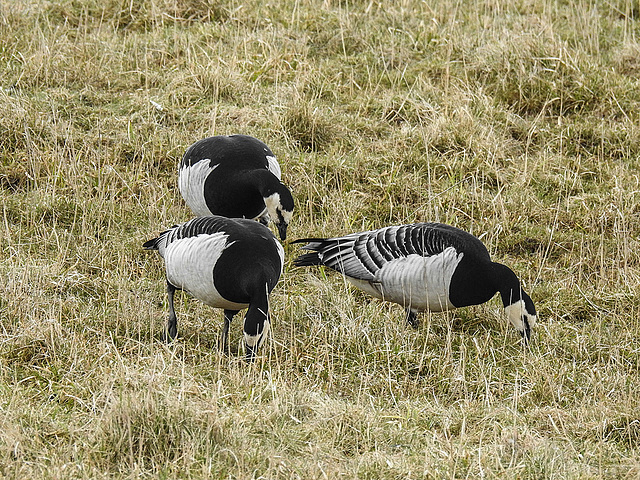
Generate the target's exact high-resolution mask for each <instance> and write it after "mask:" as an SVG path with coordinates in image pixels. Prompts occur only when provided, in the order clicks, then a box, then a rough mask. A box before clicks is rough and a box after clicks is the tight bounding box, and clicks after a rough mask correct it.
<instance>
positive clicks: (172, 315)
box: [166, 282, 178, 342]
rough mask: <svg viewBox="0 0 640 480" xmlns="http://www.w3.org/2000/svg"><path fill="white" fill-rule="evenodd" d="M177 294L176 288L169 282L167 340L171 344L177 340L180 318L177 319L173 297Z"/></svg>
mask: <svg viewBox="0 0 640 480" xmlns="http://www.w3.org/2000/svg"><path fill="white" fill-rule="evenodd" d="M175 292H176V287H174V286H173V285H171V284H170V283H169V282H167V296H168V297H169V321H168V323H167V334H166V340H167V342H170V341H171V340H173V339H175V338H176V335H177V334H178V318H177V317H176V311H175V309H174V308H173V295H174V293H175Z"/></svg>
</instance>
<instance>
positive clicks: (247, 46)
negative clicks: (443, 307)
mask: <svg viewBox="0 0 640 480" xmlns="http://www.w3.org/2000/svg"><path fill="white" fill-rule="evenodd" d="M639 16H640V7H639V6H638V3H637V2H636V1H633V2H632V1H630V0H611V1H607V2H605V1H597V0H580V1H578V2H569V1H565V0H511V1H508V2H499V1H497V0H485V1H480V2H456V1H454V0H434V1H428V2H418V1H409V0H401V1H398V2H384V1H373V0H371V1H369V0H367V1H365V0H352V1H349V0H344V1H340V0H324V1H320V0H310V1H307V2H304V1H300V0H285V1H282V2H271V3H265V2H261V1H258V0H247V1H241V0H222V1H215V0H185V1H178V0H141V1H135V2H134V1H129V0H104V1H99V0H51V1H36V0H23V1H20V2H18V1H12V0H0V198H1V200H2V212H1V215H2V217H1V225H0V249H1V252H2V253H1V255H0V476H2V478H15V479H24V478H48V479H58V478H60V479H62V478H65V479H88V478H123V479H125V478H126V479H129V478H171V479H173V478H181V479H196V478H230V479H251V478H256V479H257V478H268V479H333V478H346V479H349V478H354V479H355V478H359V479H407V478H416V479H418V478H426V479H443V478H514V479H515V478H518V479H540V478H553V479H601V478H607V479H618V478H638V477H639V476H640V375H639V373H640V371H639V370H640V343H639V341H638V338H639V337H640V300H639V299H638V294H639V293H640V253H639V252H640V250H639V243H640V124H639V123H638V122H639V120H640V114H639V112H640V108H639V107H640V81H639V80H638V79H639V75H640V43H639V42H638V35H640V20H638V17H639ZM231 133H245V134H249V135H253V136H256V137H258V138H260V139H261V140H263V141H264V142H266V143H267V144H268V145H269V146H270V147H271V149H272V150H273V151H274V153H275V154H276V155H277V157H278V159H279V161H280V163H281V165H282V169H283V177H284V179H285V182H286V183H287V184H288V185H290V187H291V189H292V191H293V193H294V197H295V199H296V202H297V204H296V213H295V216H294V220H293V222H292V225H291V227H290V230H289V237H290V238H300V237H308V236H332V235H340V234H344V233H348V232H352V231H359V230H362V229H370V228H377V227H382V226H386V225H391V224H400V223H410V222H415V221H442V222H446V223H450V224H453V225H456V226H458V227H461V228H464V229H466V230H469V231H471V232H472V233H474V234H475V235H477V236H479V237H481V238H482V239H483V241H484V242H485V243H486V244H487V246H488V248H489V250H490V252H491V253H492V255H493V256H494V258H495V259H496V260H498V261H500V262H502V263H505V264H508V265H510V266H511V267H512V268H513V269H514V270H515V271H516V272H517V274H518V275H519V276H520V278H521V279H522V281H523V283H524V284H525V288H526V290H527V291H528V293H529V294H530V295H531V297H532V298H533V300H534V302H535V303H536V307H537V309H538V312H539V324H538V326H537V328H536V330H535V332H534V340H533V342H532V344H531V345H530V346H529V347H523V346H522V345H521V342H520V338H519V335H518V334H517V332H516V331H515V330H514V329H513V328H512V327H511V326H510V325H508V322H507V321H506V318H505V317H504V314H503V311H502V307H501V302H500V300H499V297H496V298H494V299H493V300H492V301H491V302H489V303H487V304H485V305H482V306H477V307H469V308H465V309H461V310H458V311H456V312H452V313H448V314H431V315H427V314H425V315H422V316H421V320H422V325H421V327H420V328H419V329H418V330H413V329H411V328H410V327H409V326H408V325H406V324H405V322H404V313H403V311H402V309H401V308H400V307H399V306H397V305H392V304H385V303H382V302H379V301H377V300H373V299H371V298H370V297H367V296H366V295H364V294H362V293H360V292H358V291H357V290H355V289H353V288H351V287H350V286H348V285H347V284H346V283H345V282H344V280H343V279H342V278H341V277H340V276H338V275H335V274H333V272H330V271H323V270H321V269H295V268H293V267H292V265H291V261H292V259H293V258H294V257H295V255H296V254H297V253H298V252H299V247H298V246H297V245H285V250H286V252H287V265H286V266H285V271H284V274H283V277H282V279H281V281H280V283H279V285H278V286H277V287H276V289H275V291H274V293H273V295H272V297H271V309H272V321H273V325H272V326H273V330H272V337H271V340H270V341H269V342H268V345H267V346H266V348H265V349H264V350H263V351H262V353H263V355H262V357H261V358H260V359H259V360H258V361H257V362H256V363H255V364H252V365H247V364H246V363H244V362H243V361H242V357H243V355H242V352H243V351H242V348H241V342H242V332H241V326H240V321H236V323H235V324H233V325H232V330H231V341H232V343H233V345H234V347H233V350H234V353H233V354H232V355H224V354H222V353H220V352H219V351H218V349H217V341H218V336H219V334H220V331H221V327H222V312H221V311H219V310H212V309H211V308H208V307H205V306H203V305H201V304H200V303H198V302H196V301H193V300H192V299H189V298H188V297H187V296H186V295H179V296H178V297H177V299H178V302H177V305H176V308H177V313H178V318H179V324H178V328H179V331H180V333H181V337H180V338H179V339H178V341H177V342H175V343H173V344H171V345H167V344H165V343H163V342H162V341H161V334H162V330H163V327H164V322H165V321H166V313H167V310H166V305H165V303H164V301H165V293H164V280H163V279H164V277H163V265H162V262H161V259H160V258H159V257H158V256H157V255H156V254H152V253H150V252H145V251H143V250H142V249H141V245H142V243H143V242H144V241H146V240H148V239H150V238H153V237H154V236H156V234H157V233H159V232H160V231H162V230H163V229H165V228H166V227H169V226H170V225H172V224H174V223H177V222H181V221H185V220H187V219H189V218H190V213H189V211H188V210H187V208H186V206H185V205H184V203H183V201H182V199H181V198H180V195H179V193H178V190H177V164H178V162H179V159H180V157H181V155H182V154H183V153H184V151H185V149H186V148H187V147H188V146H189V145H190V144H191V143H193V142H194V141H195V140H197V139H200V138H202V137H205V136H208V135H212V134H231Z"/></svg>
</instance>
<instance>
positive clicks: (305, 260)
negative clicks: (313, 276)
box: [293, 252, 322, 267]
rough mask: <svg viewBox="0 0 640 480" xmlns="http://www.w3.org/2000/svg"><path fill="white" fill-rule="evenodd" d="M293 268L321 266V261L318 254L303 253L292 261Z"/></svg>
mask: <svg viewBox="0 0 640 480" xmlns="http://www.w3.org/2000/svg"><path fill="white" fill-rule="evenodd" d="M293 265H294V266H295V267H310V266H312V265H322V260H321V259H320V255H318V252H309V253H303V254H302V255H300V256H299V257H298V258H296V259H295V260H294V261H293Z"/></svg>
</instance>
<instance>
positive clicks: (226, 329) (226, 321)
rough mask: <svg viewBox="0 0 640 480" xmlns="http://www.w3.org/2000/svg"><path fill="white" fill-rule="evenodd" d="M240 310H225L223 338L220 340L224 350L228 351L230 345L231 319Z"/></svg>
mask: <svg viewBox="0 0 640 480" xmlns="http://www.w3.org/2000/svg"><path fill="white" fill-rule="evenodd" d="M239 311H240V310H225V311H224V327H222V339H221V340H220V348H221V349H222V351H223V352H226V351H227V349H228V347H229V345H228V339H229V327H230V326H231V320H233V317H234V316H235V315H236V313H238V312H239Z"/></svg>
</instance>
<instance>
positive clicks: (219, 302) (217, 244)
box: [143, 216, 284, 360]
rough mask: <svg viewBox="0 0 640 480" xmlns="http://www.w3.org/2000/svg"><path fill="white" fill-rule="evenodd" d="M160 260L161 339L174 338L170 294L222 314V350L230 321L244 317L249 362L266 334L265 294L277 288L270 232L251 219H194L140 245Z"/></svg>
mask: <svg viewBox="0 0 640 480" xmlns="http://www.w3.org/2000/svg"><path fill="white" fill-rule="evenodd" d="M143 248H145V249H149V250H158V253H159V254H160V256H161V257H162V258H164V262H165V267H166V274H167V293H168V297H169V322H168V327H167V334H168V337H169V338H170V339H173V338H175V337H176V334H177V330H178V326H177V322H178V320H177V318H176V313H175V310H174V308H173V295H174V292H175V291H176V290H184V291H185V292H188V293H190V294H191V295H192V296H193V297H195V298H197V299H198V300H200V301H201V302H203V303H205V304H207V305H210V306H212V307H216V308H223V309H224V329H223V332H222V346H223V348H224V347H225V346H226V342H227V335H228V332H229V325H230V323H231V319H232V318H233V317H234V315H235V314H236V313H238V312H239V311H240V310H243V309H245V308H248V310H247V313H246V315H245V317H244V339H245V346H246V358H247V360H252V359H253V358H254V355H255V352H256V350H257V349H258V347H259V346H260V345H261V344H262V343H263V341H264V340H265V338H266V337H267V336H268V334H269V293H270V292H271V290H273V288H274V287H275V286H276V283H278V280H279V278H280V275H281V274H282V267H283V264H284V249H283V248H282V245H280V242H278V240H277V239H276V237H274V236H273V233H271V230H269V229H268V228H267V227H265V226H264V225H262V224H260V223H258V222H254V221H253V220H245V219H233V218H225V217H220V216H209V217H198V218H194V219H193V220H190V221H188V222H186V223H183V224H180V225H176V226H174V227H172V228H170V229H169V230H167V231H165V232H163V233H161V234H160V235H159V236H158V237H157V238H154V239H153V240H149V241H148V242H146V243H145V244H144V245H143Z"/></svg>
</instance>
